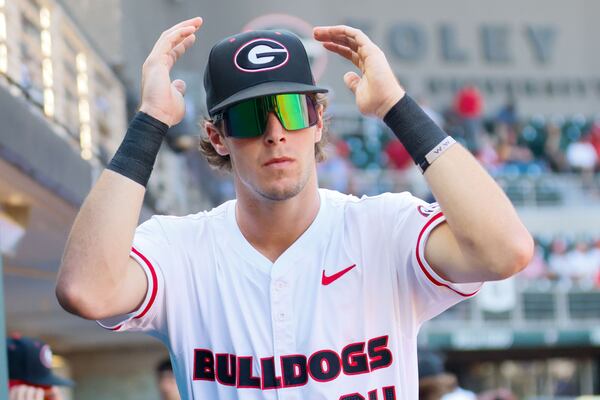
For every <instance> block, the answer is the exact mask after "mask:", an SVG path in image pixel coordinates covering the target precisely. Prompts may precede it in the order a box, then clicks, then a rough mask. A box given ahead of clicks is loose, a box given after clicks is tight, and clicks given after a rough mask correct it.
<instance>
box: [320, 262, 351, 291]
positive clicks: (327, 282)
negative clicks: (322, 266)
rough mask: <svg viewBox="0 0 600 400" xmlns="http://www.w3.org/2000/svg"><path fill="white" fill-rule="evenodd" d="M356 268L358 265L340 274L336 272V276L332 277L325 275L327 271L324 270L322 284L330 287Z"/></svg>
mask: <svg viewBox="0 0 600 400" xmlns="http://www.w3.org/2000/svg"><path fill="white" fill-rule="evenodd" d="M354 267H356V264H352V265H351V266H349V267H348V268H345V269H343V270H341V271H339V272H336V273H335V274H333V275H331V276H327V275H325V270H323V276H322V277H321V283H322V284H323V286H327V285H330V284H332V283H333V282H334V281H336V280H337V279H339V278H341V277H342V276H343V275H344V274H345V273H346V272H348V271H350V270H351V269H352V268H354Z"/></svg>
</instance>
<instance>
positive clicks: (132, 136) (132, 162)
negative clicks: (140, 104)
mask: <svg viewBox="0 0 600 400" xmlns="http://www.w3.org/2000/svg"><path fill="white" fill-rule="evenodd" d="M168 129H169V126H168V125H167V124H165V123H164V122H161V121H159V120H157V119H156V118H154V117H151V116H150V115H148V114H146V113H144V112H141V111H139V112H138V113H137V114H135V116H134V117H133V119H132V120H131V122H130V123H129V127H128V128H127V133H126V134H125V138H124V139H123V142H122V143H121V146H119V149H118V150H117V152H116V153H115V155H114V157H113V159H112V160H111V162H110V163H109V164H108V166H107V168H108V169H110V170H112V171H115V172H117V173H119V174H121V175H123V176H126V177H127V178H129V179H131V180H133V181H135V182H137V183H139V184H140V185H142V186H144V187H145V186H146V185H147V184H148V179H150V173H151V172H152V168H153V167H154V162H155V161H156V155H157V154H158V150H159V149H160V145H161V144H162V142H163V139H164V137H165V136H166V134H167V130H168Z"/></svg>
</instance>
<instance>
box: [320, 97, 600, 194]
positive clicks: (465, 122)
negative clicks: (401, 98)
mask: <svg viewBox="0 0 600 400" xmlns="http://www.w3.org/2000/svg"><path fill="white" fill-rule="evenodd" d="M417 101H418V102H419V104H420V105H421V107H422V108H423V110H424V111H425V112H426V113H427V114H429V116H430V117H431V118H432V119H433V120H434V121H435V122H436V123H437V124H438V125H439V126H440V127H442V128H444V129H445V130H446V132H448V133H449V134H450V135H452V136H453V137H454V138H455V139H456V140H457V141H459V142H460V143H462V144H463V145H464V146H465V147H466V148H468V149H469V150H470V151H471V152H472V153H473V154H474V155H475V156H476V157H477V158H478V159H479V161H480V162H481V163H482V164H483V165H484V166H485V167H486V168H487V169H488V170H489V171H490V172H491V173H492V174H493V175H495V174H504V173H513V174H514V173H516V174H525V175H539V174H540V173H543V172H556V173H564V172H572V173H577V174H580V175H581V177H582V182H583V184H584V188H589V189H592V190H598V189H599V188H598V186H599V185H600V184H599V183H598V180H597V179H595V177H594V175H595V173H597V172H600V117H598V118H591V117H585V116H583V115H574V116H571V117H563V116H553V117H544V116H532V117H528V118H524V117H522V116H520V115H519V112H518V109H517V104H516V101H515V100H514V99H508V100H507V102H506V104H505V105H504V106H502V107H501V108H500V109H499V110H496V111H495V112H491V113H490V112H489V111H488V112H487V113H484V104H485V102H484V98H483V95H482V94H481V92H480V91H479V90H478V89H477V87H475V86H465V87H463V88H462V89H461V90H459V91H458V92H457V93H456V95H455V98H454V100H453V102H452V104H448V106H447V107H446V108H445V109H444V110H439V111H437V110H434V109H432V108H431V107H430V106H429V104H428V102H427V100H426V99H424V98H417ZM336 117H337V116H336ZM374 124H375V123H374ZM370 125H371V124H363V126H361V128H360V129H358V130H357V131H356V132H348V131H344V130H340V132H336V129H335V126H334V129H333V132H332V133H333V138H332V146H331V152H330V153H331V155H330V161H329V162H328V163H329V164H332V166H326V167H325V168H324V169H327V168H332V169H334V170H335V171H336V173H337V174H339V176H338V178H337V186H338V187H341V189H344V188H345V186H348V185H350V186H351V185H352V182H351V179H350V181H349V182H346V181H345V178H346V177H347V176H350V175H352V173H351V172H349V171H352V170H353V169H359V170H375V171H377V170H396V171H405V170H408V169H409V168H410V167H412V166H413V162H412V160H411V159H410V156H409V155H408V153H407V152H406V150H405V149H404V147H403V146H402V144H401V143H400V142H399V141H397V140H395V139H393V135H391V134H390V133H389V132H387V129H386V128H385V127H384V126H383V125H382V124H380V125H379V127H378V129H377V127H375V128H374V129H369V126H370Z"/></svg>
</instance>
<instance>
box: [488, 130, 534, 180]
mask: <svg viewBox="0 0 600 400" xmlns="http://www.w3.org/2000/svg"><path fill="white" fill-rule="evenodd" d="M494 134H495V136H496V139H497V141H498V143H497V152H498V159H499V161H500V162H501V163H503V164H511V165H514V166H517V167H523V168H520V169H523V170H524V169H525V167H527V165H529V164H530V163H531V162H532V161H533V154H532V153H531V150H530V149H529V148H527V147H524V146H520V145H519V144H518V134H517V132H515V131H514V130H512V129H511V128H510V127H509V126H508V125H506V124H497V125H496V127H495V132H494Z"/></svg>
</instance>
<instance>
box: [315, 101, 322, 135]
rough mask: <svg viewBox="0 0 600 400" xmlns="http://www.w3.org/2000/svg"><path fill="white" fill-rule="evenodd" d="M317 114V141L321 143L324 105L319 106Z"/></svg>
mask: <svg viewBox="0 0 600 400" xmlns="http://www.w3.org/2000/svg"><path fill="white" fill-rule="evenodd" d="M317 116H318V117H319V119H318V121H317V124H316V125H315V128H316V130H315V143H319V142H320V141H321V139H322V138H323V106H322V105H319V106H318V107H317Z"/></svg>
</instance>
